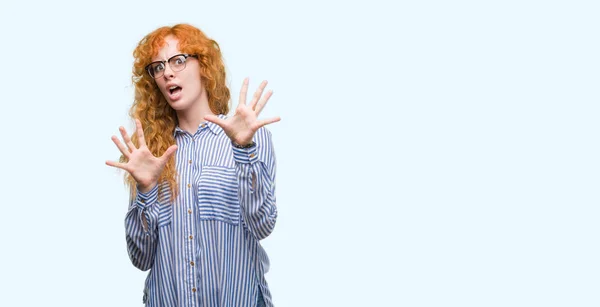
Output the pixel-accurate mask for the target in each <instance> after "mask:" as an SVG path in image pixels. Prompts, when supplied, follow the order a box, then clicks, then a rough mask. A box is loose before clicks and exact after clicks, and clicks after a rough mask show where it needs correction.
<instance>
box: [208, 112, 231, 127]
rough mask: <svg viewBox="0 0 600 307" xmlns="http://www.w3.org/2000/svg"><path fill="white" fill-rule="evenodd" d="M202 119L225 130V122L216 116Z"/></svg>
mask: <svg viewBox="0 0 600 307" xmlns="http://www.w3.org/2000/svg"><path fill="white" fill-rule="evenodd" d="M204 119H205V120H207V121H209V122H211V123H215V124H217V125H219V126H220V127H221V128H225V125H226V122H225V120H224V119H221V118H219V117H218V116H215V115H206V116H204Z"/></svg>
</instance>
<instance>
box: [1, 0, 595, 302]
mask: <svg viewBox="0 0 600 307" xmlns="http://www.w3.org/2000/svg"><path fill="white" fill-rule="evenodd" d="M599 9H600V6H599V5H598V4H597V2H595V1H532V0H525V1H464V0H462V1H294V2H291V1H285V2H284V1H210V2H207V1H178V2H167V1H96V2H94V3H87V2H76V1H64V0H58V1H19V2H16V1H12V2H7V3H3V4H1V5H0V39H1V42H2V43H1V48H0V59H2V62H1V64H0V68H1V73H0V86H1V87H0V88H1V89H2V95H1V98H0V99H1V103H2V111H1V113H0V114H2V116H1V117H2V118H1V120H0V125H1V129H0V131H2V138H1V140H2V150H0V155H1V157H0V158H1V160H0V161H2V162H3V167H2V176H1V177H2V185H1V187H2V188H1V189H2V222H1V223H0V236H1V240H2V241H1V242H2V253H0V272H1V273H0V276H1V277H0V289H1V290H0V291H1V295H0V305H2V306H39V305H46V304H47V305H56V306H141V305H142V304H141V301H142V289H143V281H144V279H145V276H146V273H144V272H140V271H138V270H137V269H135V268H134V267H133V266H132V265H131V263H130V262H129V259H128V256H127V252H126V245H125V232H124V226H123V219H124V216H125V213H126V209H127V199H128V196H127V190H126V189H125V186H124V185H123V181H122V174H121V173H120V172H118V171H116V170H114V169H111V168H109V167H107V166H105V165H104V161H105V160H107V159H118V156H119V152H118V150H117V149H116V148H115V146H114V144H113V143H112V142H111V140H110V137H111V135H113V134H117V133H118V127H119V126H120V125H124V126H126V127H131V122H130V121H129V118H128V115H127V111H128V108H129V106H130V105H131V103H132V98H133V87H132V85H131V79H130V78H131V66H132V60H133V59H132V55H131V53H132V51H133V48H134V47H135V45H136V44H137V42H138V41H139V40H140V39H141V38H142V37H143V36H144V35H146V34H147V33H149V32H150V31H152V30H154V29H155V28H157V27H160V26H163V25H173V24H175V23H180V22H186V23H191V24H193V25H195V26H197V27H199V28H201V29H202V30H204V31H205V32H206V33H207V34H208V35H209V36H210V37H212V38H214V39H215V40H217V41H218V42H219V43H220V45H221V48H222V50H223V54H224V57H225V62H226V65H227V69H228V80H229V84H230V88H231V90H232V93H233V95H232V98H233V101H234V102H235V101H237V97H238V92H239V88H240V85H241V83H242V80H243V78H244V77H246V76H248V77H250V86H251V88H252V89H254V88H256V86H257V85H258V84H259V83H260V81H262V80H263V79H266V80H268V81H269V86H268V88H269V89H272V90H274V95H273V97H272V98H271V100H270V102H269V104H268V105H267V107H266V108H265V111H264V112H263V117H264V118H267V117H270V116H276V115H278V116H281V118H282V120H281V122H279V123H276V124H273V125H271V126H270V127H269V129H270V130H271V131H272V133H273V137H274V142H275V149H276V153H277V158H278V174H277V175H278V177H277V189H278V190H277V199H278V208H279V219H278V222H277V226H276V228H275V232H274V233H273V234H272V236H270V237H269V238H267V239H266V240H264V241H263V245H264V247H265V249H266V250H267V252H268V254H269V256H270V258H271V271H270V272H269V273H268V274H267V281H268V282H269V284H270V287H271V290H272V293H273V298H274V302H275V304H276V305H277V306H286V307H288V306H289V307H292V306H328V307H329V306H415V307H416V306H436V307H438V306H460V307H466V306H473V307H480V306H513V307H514V306H599V305H600V297H599V296H598V295H597V294H598V288H599V287H600V279H599V278H598V276H599V273H600V266H599V265H598V259H600V249H599V248H598V244H597V242H598V234H599V230H600V229H599V225H598V222H597V221H598V217H599V213H600V210H599V208H598V205H599V193H598V186H599V184H600V176H599V171H600V164H599V162H598V157H599V156H600V146H599V145H598V132H599V131H600V130H599V128H600V127H599V126H600V125H599V121H598V117H599V111H600V107H599V102H600V101H599V98H600V97H599V96H600V95H599V91H598V84H599V81H600V78H599V74H598V71H600V61H599V56H598V55H599V54H600V43H599V42H600V41H599V40H598V29H600V21H599V19H598V15H599V13H600V12H599Z"/></svg>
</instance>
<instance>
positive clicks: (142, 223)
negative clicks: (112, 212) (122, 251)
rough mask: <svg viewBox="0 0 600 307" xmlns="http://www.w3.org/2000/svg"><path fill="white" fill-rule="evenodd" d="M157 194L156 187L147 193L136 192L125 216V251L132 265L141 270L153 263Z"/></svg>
mask: <svg viewBox="0 0 600 307" xmlns="http://www.w3.org/2000/svg"><path fill="white" fill-rule="evenodd" d="M157 195H158V188H157V187H154V188H153V189H151V190H150V191H149V192H148V193H141V192H138V193H137V195H136V197H135V199H134V200H133V201H132V202H131V204H130V207H129V211H128V212H127V215H126V216H125V232H126V239H127V252H128V253H129V258H130V259H131V262H132V263H133V265H134V266H135V267H137V268H139V269H140V270H143V271H146V270H148V269H150V267H152V264H153V263H154V254H155V252H156V245H157V241H158V238H157V227H156V225H157V221H158V209H157V204H156V203H157Z"/></svg>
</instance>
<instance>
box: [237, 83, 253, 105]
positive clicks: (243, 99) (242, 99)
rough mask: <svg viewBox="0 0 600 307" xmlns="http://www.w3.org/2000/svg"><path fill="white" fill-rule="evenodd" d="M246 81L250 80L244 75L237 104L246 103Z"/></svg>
mask: <svg viewBox="0 0 600 307" xmlns="http://www.w3.org/2000/svg"><path fill="white" fill-rule="evenodd" d="M248 83H250V80H248V78H247V77H246V78H245V79H244V83H243V84H242V89H240V100H239V102H238V106H240V105H245V104H246V95H247V94H248Z"/></svg>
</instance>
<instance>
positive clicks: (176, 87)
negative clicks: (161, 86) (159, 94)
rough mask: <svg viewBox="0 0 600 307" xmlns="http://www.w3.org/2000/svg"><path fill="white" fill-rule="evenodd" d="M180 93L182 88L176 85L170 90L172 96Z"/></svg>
mask: <svg viewBox="0 0 600 307" xmlns="http://www.w3.org/2000/svg"><path fill="white" fill-rule="evenodd" d="M179 92H181V87H179V86H176V85H175V86H171V87H170V88H169V93H170V94H171V95H173V94H176V93H179Z"/></svg>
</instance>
